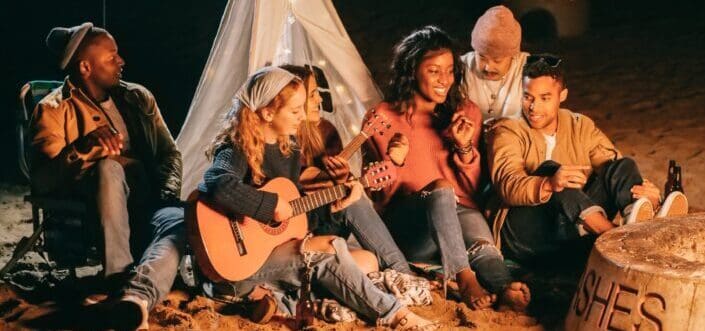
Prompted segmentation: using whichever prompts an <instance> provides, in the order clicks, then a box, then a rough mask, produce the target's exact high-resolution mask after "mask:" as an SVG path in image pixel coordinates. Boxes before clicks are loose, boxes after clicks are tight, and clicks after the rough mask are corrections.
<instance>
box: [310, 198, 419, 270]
mask: <svg viewBox="0 0 705 331" xmlns="http://www.w3.org/2000/svg"><path fill="white" fill-rule="evenodd" d="M330 220H331V222H333V224H334V225H338V226H340V227H343V228H345V229H347V232H348V233H347V235H349V233H350V232H352V234H354V235H355V238H356V239H357V240H358V242H359V243H360V246H362V248H364V249H366V250H368V251H371V252H372V253H374V254H375V255H376V256H377V259H378V260H379V261H378V262H379V264H380V265H381V266H382V269H386V268H392V269H394V270H396V271H399V272H402V273H406V274H411V269H410V268H409V262H407V261H406V258H405V257H404V254H403V253H402V252H401V250H399V247H398V246H397V244H396V243H395V242H394V239H393V238H392V235H391V234H390V233H389V230H388V229H387V227H386V226H385V225H384V222H383V221H382V219H381V218H380V217H379V214H377V212H376V211H375V210H374V208H373V207H372V203H371V202H370V200H369V199H368V198H367V197H366V196H363V197H361V198H360V200H358V201H356V202H355V203H353V204H352V205H350V206H348V207H347V208H345V209H343V210H341V211H339V212H337V213H334V214H332V215H331V217H330ZM314 233H315V234H317V235H321V234H331V233H325V231H320V232H319V231H314ZM347 235H344V236H343V237H347Z"/></svg>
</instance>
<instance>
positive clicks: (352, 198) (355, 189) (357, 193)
mask: <svg viewBox="0 0 705 331" xmlns="http://www.w3.org/2000/svg"><path fill="white" fill-rule="evenodd" d="M345 186H347V187H348V189H350V193H348V196H347V197H345V198H342V199H340V200H338V201H335V202H333V203H332V204H331V205H330V212H331V213H337V212H339V211H341V210H343V209H345V208H348V207H349V206H350V205H352V204H353V203H355V202H356V201H357V200H360V198H361V197H362V194H363V192H364V189H363V188H362V184H360V182H359V181H357V180H353V181H349V182H347V183H345Z"/></svg>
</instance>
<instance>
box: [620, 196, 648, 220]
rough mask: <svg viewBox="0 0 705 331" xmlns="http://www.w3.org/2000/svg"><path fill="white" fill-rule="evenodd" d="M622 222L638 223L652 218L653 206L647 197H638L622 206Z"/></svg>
mask: <svg viewBox="0 0 705 331" xmlns="http://www.w3.org/2000/svg"><path fill="white" fill-rule="evenodd" d="M622 214H623V215H624V224H625V225H626V224H632V223H640V222H644V221H648V220H650V219H653V218H654V206H653V204H652V203H651V201H650V200H649V199H647V198H639V199H637V200H636V201H634V202H632V204H630V205H629V206H626V207H624V211H623V212H622Z"/></svg>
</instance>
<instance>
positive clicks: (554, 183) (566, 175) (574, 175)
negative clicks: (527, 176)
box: [546, 165, 590, 192]
mask: <svg viewBox="0 0 705 331" xmlns="http://www.w3.org/2000/svg"><path fill="white" fill-rule="evenodd" d="M586 170H590V166H575V165H563V166H561V167H560V168H558V171H556V173H555V174H553V176H551V177H549V178H548V181H547V182H546V183H548V185H550V191H553V192H560V191H563V189H566V188H575V189H582V188H583V186H585V183H587V176H586V175H585V172H584V171H586Z"/></svg>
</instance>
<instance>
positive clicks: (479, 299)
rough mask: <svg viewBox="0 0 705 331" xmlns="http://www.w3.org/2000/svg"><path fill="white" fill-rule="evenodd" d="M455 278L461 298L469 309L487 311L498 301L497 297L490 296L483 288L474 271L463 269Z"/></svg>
mask: <svg viewBox="0 0 705 331" xmlns="http://www.w3.org/2000/svg"><path fill="white" fill-rule="evenodd" d="M455 277H456V280H457V281H458V288H459V290H460V297H461V299H462V300H463V302H465V304H466V305H467V306H468V308H470V309H472V310H477V309H485V308H489V307H491V306H492V305H493V304H494V303H495V301H497V296H496V295H494V294H489V293H487V291H485V289H484V288H482V285H480V282H478V281H477V277H476V275H475V272H473V271H472V270H470V269H463V270H462V271H460V272H459V273H458V274H457V275H456V276H455Z"/></svg>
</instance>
